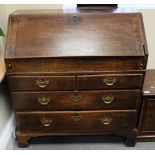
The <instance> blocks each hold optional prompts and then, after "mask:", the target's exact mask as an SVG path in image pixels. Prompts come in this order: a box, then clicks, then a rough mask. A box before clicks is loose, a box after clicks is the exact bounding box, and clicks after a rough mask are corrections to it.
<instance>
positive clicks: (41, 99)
mask: <svg viewBox="0 0 155 155" xmlns="http://www.w3.org/2000/svg"><path fill="white" fill-rule="evenodd" d="M50 101H51V99H50V98H46V97H42V98H38V102H39V103H40V104H41V105H47V104H49V103H50Z"/></svg>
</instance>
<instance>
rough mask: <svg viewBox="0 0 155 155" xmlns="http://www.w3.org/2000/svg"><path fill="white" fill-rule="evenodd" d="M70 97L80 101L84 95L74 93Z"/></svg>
mask: <svg viewBox="0 0 155 155" xmlns="http://www.w3.org/2000/svg"><path fill="white" fill-rule="evenodd" d="M70 99H71V100H72V101H74V102H78V101H80V100H81V99H82V95H72V96H71V97H70Z"/></svg>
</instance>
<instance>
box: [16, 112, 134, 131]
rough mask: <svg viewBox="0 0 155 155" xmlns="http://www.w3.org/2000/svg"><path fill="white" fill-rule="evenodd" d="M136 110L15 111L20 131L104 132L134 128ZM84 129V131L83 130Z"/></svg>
mask: <svg viewBox="0 0 155 155" xmlns="http://www.w3.org/2000/svg"><path fill="white" fill-rule="evenodd" d="M135 118H136V111H134V110H133V111H123V110H122V111H82V112H81V111H80V112H79V111H76V112H72V111H69V112H42V113H41V112H36V113H35V112H32V113H31V112H29V113H28V112H25V113H24V112H17V122H18V124H19V129H20V131H31V132H32V131H39V132H51V133H52V132H54V133H61V132H77V133H78V132H104V131H108V132H111V131H115V132H116V131H130V130H131V129H133V128H135ZM83 129H84V131H83Z"/></svg>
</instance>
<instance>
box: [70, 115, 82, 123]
mask: <svg viewBox="0 0 155 155" xmlns="http://www.w3.org/2000/svg"><path fill="white" fill-rule="evenodd" d="M71 119H73V120H74V121H76V122H77V121H79V120H80V119H81V116H80V115H74V116H71Z"/></svg>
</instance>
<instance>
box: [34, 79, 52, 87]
mask: <svg viewBox="0 0 155 155" xmlns="http://www.w3.org/2000/svg"><path fill="white" fill-rule="evenodd" d="M48 84H49V80H46V81H44V80H36V85H38V87H39V88H46V87H47V86H48Z"/></svg>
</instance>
